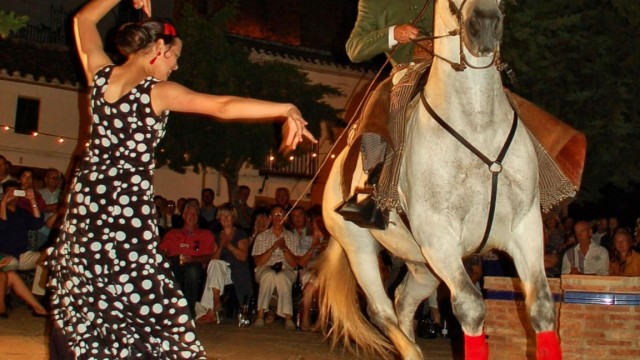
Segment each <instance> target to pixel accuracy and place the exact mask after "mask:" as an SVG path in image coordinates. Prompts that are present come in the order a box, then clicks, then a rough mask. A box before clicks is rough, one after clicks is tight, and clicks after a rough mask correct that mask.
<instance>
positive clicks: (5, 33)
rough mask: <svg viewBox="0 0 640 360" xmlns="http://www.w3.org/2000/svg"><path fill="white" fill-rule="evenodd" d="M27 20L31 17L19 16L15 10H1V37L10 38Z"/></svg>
mask: <svg viewBox="0 0 640 360" xmlns="http://www.w3.org/2000/svg"><path fill="white" fill-rule="evenodd" d="M27 21H29V17H28V16H26V15H23V16H18V15H16V14H15V13H14V12H13V11H12V12H9V13H6V12H4V11H0V39H6V38H8V37H9V34H11V32H13V31H17V30H19V29H20V28H21V27H23V26H24V25H25V24H26V23H27Z"/></svg>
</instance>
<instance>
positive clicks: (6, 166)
mask: <svg viewBox="0 0 640 360" xmlns="http://www.w3.org/2000/svg"><path fill="white" fill-rule="evenodd" d="M9 180H15V179H14V178H12V177H11V163H10V162H9V161H7V158H5V157H4V156H2V155H0V185H2V184H4V183H5V182H7V181H9ZM3 194H4V192H3V191H2V187H0V199H2V196H3Z"/></svg>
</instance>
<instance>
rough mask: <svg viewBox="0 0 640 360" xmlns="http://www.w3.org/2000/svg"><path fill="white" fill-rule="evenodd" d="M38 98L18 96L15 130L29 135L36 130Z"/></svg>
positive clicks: (38, 109)
mask: <svg viewBox="0 0 640 360" xmlns="http://www.w3.org/2000/svg"><path fill="white" fill-rule="evenodd" d="M39 114H40V100H38V99H28V98H23V97H18V108H17V109H16V125H15V129H14V130H15V132H16V133H18V134H28V135H31V134H33V133H34V132H37V131H38V115H39Z"/></svg>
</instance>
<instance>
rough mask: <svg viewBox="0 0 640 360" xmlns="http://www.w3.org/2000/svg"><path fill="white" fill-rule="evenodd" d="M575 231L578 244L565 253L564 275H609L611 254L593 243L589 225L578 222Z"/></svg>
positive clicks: (563, 260) (584, 222) (563, 259)
mask: <svg viewBox="0 0 640 360" xmlns="http://www.w3.org/2000/svg"><path fill="white" fill-rule="evenodd" d="M574 231H575V234H576V240H577V241H578V244H577V245H575V246H574V247H571V248H569V249H568V250H567V251H566V252H565V254H564V257H563V258H562V274H583V275H609V252H608V251H607V249H605V248H604V247H602V246H600V245H598V244H596V243H594V242H592V241H591V235H592V230H591V227H590V226H589V223H587V222H586V221H579V222H577V223H576V224H575V226H574Z"/></svg>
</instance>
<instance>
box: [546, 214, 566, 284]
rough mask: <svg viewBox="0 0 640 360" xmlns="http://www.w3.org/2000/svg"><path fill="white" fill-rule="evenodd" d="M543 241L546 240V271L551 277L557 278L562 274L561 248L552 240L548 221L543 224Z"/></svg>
mask: <svg viewBox="0 0 640 360" xmlns="http://www.w3.org/2000/svg"><path fill="white" fill-rule="evenodd" d="M542 238H543V241H544V273H545V275H546V276H547V277H549V278H555V277H558V276H560V255H559V254H560V251H562V246H561V247H560V249H558V248H557V246H556V245H554V244H553V243H551V242H550V236H549V228H548V227H547V225H546V223H545V225H544V226H543V236H542Z"/></svg>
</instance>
